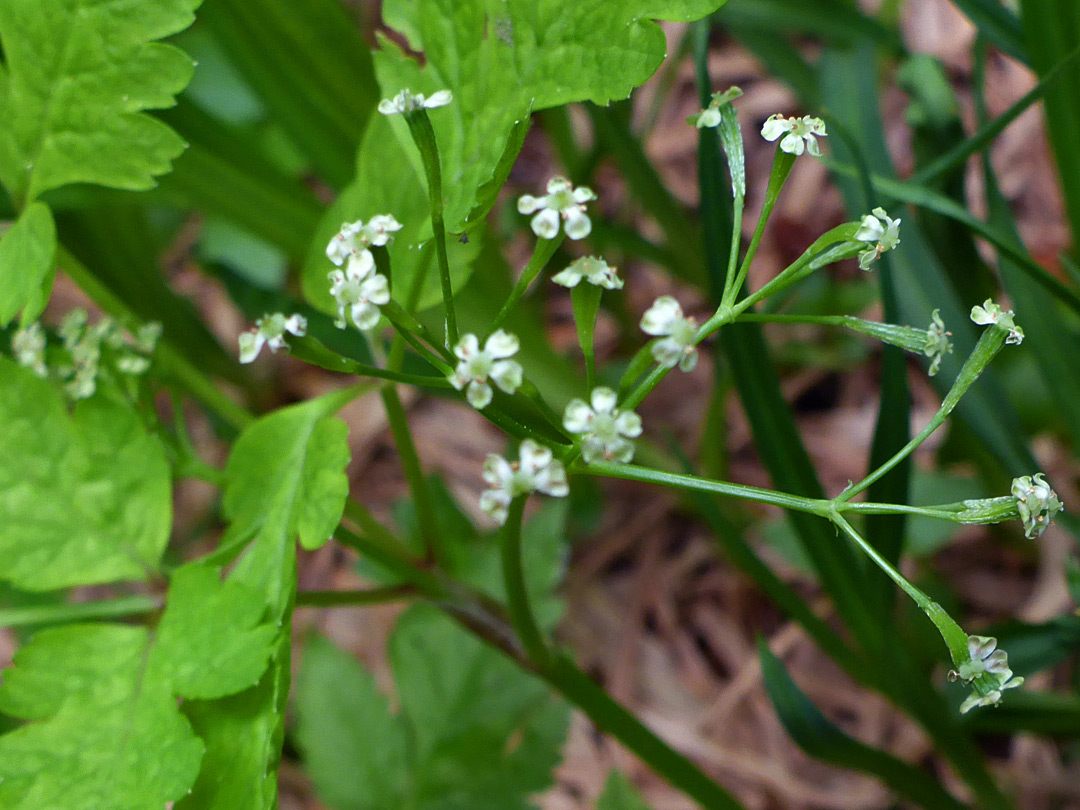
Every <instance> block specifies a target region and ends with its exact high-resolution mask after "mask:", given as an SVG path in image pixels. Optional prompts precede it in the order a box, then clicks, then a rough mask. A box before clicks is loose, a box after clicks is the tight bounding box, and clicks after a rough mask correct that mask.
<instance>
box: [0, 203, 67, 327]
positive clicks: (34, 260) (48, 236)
mask: <svg viewBox="0 0 1080 810" xmlns="http://www.w3.org/2000/svg"><path fill="white" fill-rule="evenodd" d="M55 258H56V225H55V224H54V223H53V218H52V212H51V211H49V207H48V206H47V205H43V204H42V203H33V204H31V205H28V206H27V207H26V210H25V211H23V212H22V215H20V217H19V218H18V219H17V220H16V221H15V223H14V224H13V225H12V226H11V228H10V229H9V230H8V231H7V233H5V234H4V236H3V239H0V326H7V325H8V324H9V323H10V322H11V319H12V318H14V317H15V316H16V315H18V314H19V312H20V311H22V309H23V308H24V307H27V306H28V305H29V311H28V312H27V313H26V316H25V319H26V320H28V321H31V320H34V319H36V318H37V316H38V315H40V314H41V310H42V309H44V304H45V301H46V300H47V298H48V296H46V295H43V294H42V291H41V288H42V285H43V284H44V283H45V281H46V279H47V278H48V276H49V273H50V271H52V270H53V259H55Z"/></svg>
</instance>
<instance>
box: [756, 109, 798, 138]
mask: <svg viewBox="0 0 1080 810" xmlns="http://www.w3.org/2000/svg"><path fill="white" fill-rule="evenodd" d="M790 129H791V121H789V120H788V119H787V118H785V117H784V116H782V115H781V114H780V113H776V114H775V115H770V116H769V118H768V119H767V120H766V121H765V123H764V124H763V125H762V127H761V137H763V138H764V139H765V140H767V141H775V140H776V139H777V138H779V137H780V136H781V135H783V134H784V133H785V132H787V131H788V130H790Z"/></svg>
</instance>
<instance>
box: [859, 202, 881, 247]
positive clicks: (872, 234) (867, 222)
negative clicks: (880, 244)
mask: <svg viewBox="0 0 1080 810" xmlns="http://www.w3.org/2000/svg"><path fill="white" fill-rule="evenodd" d="M878 210H880V209H878ZM884 235H885V228H884V226H883V225H882V224H881V220H879V219H878V218H877V217H876V216H874V215H873V214H867V215H866V216H864V217H863V218H862V224H861V225H860V226H859V230H857V231H855V236H854V239H855V240H856V241H858V242H876V241H878V240H879V239H881V237H883V236H884Z"/></svg>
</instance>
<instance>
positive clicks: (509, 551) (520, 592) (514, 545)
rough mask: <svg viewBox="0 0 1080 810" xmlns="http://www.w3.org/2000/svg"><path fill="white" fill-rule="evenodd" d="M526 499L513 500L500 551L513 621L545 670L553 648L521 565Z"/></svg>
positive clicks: (533, 657)
mask: <svg viewBox="0 0 1080 810" xmlns="http://www.w3.org/2000/svg"><path fill="white" fill-rule="evenodd" d="M525 500H526V498H525V496H523V495H522V496H518V497H517V498H514V500H513V501H512V502H511V503H510V512H509V515H508V516H507V519H506V524H505V525H504V526H503V528H502V531H501V532H500V533H499V552H500V556H501V559H502V575H503V585H504V586H505V588H506V601H507V607H509V609H510V621H511V623H512V624H513V625H514V631H515V632H516V633H517V636H518V639H519V640H520V641H521V646H522V647H524V648H525V652H526V653H527V654H528V656H529V659H530V660H531V661H532V662H533V664H535V665H536V666H537V667H538V668H540V669H543V668H544V667H545V666H546V665H547V664H548V663H549V661H550V659H551V651H550V650H549V649H548V646H547V643H546V642H545V641H544V636H543V634H542V633H541V632H540V628H539V626H538V625H537V623H536V617H535V616H533V612H532V607H531V606H530V604H529V592H528V588H527V587H526V585H525V572H524V570H523V569H522V567H521V523H522V520H523V518H524V515H525Z"/></svg>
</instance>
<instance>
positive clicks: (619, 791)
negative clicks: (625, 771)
mask: <svg viewBox="0 0 1080 810" xmlns="http://www.w3.org/2000/svg"><path fill="white" fill-rule="evenodd" d="M596 810H649V805H647V804H645V800H644V799H643V798H641V794H640V793H638V792H637V788H635V787H634V786H633V785H632V784H631V783H630V780H629V779H627V778H626V777H625V776H623V775H622V774H621V773H619V772H618V771H612V772H611V775H610V776H608V779H607V782H606V783H605V784H604V792H603V793H601V794H600V798H599V799H597V801H596Z"/></svg>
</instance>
